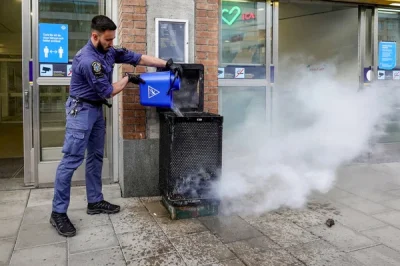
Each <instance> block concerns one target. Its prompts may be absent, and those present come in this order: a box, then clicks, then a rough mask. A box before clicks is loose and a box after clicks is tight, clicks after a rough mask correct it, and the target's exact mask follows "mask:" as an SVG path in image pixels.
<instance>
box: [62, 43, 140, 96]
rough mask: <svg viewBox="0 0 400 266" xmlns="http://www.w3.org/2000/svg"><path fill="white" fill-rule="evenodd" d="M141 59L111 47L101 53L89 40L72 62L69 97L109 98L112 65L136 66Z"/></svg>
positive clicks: (123, 49) (137, 54)
mask: <svg viewBox="0 0 400 266" xmlns="http://www.w3.org/2000/svg"><path fill="white" fill-rule="evenodd" d="M141 58H142V55H141V54H139V53H134V52H132V51H128V50H126V49H125V48H118V49H115V48H114V47H111V48H110V49H109V50H108V51H107V52H106V53H101V52H100V51H98V50H97V49H96V47H94V45H93V44H92V42H91V40H89V42H88V43H87V44H86V45H85V46H84V47H82V49H81V50H79V51H78V52H77V54H76V55H75V57H74V60H73V61H72V77H71V86H70V92H69V93H70V95H71V96H75V97H79V98H82V99H87V100H91V101H99V100H102V99H105V98H110V97H111V93H112V91H113V87H112V74H113V69H114V63H117V64H118V63H126V64H132V65H135V66H136V65H137V64H138V63H139V61H140V59H141Z"/></svg>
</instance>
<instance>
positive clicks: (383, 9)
mask: <svg viewBox="0 0 400 266" xmlns="http://www.w3.org/2000/svg"><path fill="white" fill-rule="evenodd" d="M382 11H389V12H400V9H388V8H379V9H378V12H382Z"/></svg>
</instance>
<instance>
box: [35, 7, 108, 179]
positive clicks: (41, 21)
mask: <svg viewBox="0 0 400 266" xmlns="http://www.w3.org/2000/svg"><path fill="white" fill-rule="evenodd" d="M32 10H33V23H32V25H33V27H32V30H33V42H32V43H33V46H32V51H33V68H34V69H35V70H36V71H34V75H33V80H34V82H33V95H32V99H33V102H32V103H33V110H32V111H33V142H34V146H35V150H34V158H35V161H34V166H35V170H34V172H35V176H36V180H35V182H36V183H37V184H38V185H39V186H45V185H47V184H52V183H54V178H55V173H56V169H57V167H58V164H59V162H60V160H61V158H62V156H63V154H62V152H61V150H62V146H63V143H64V136H65V123H66V114H65V102H66V100H67V98H68V96H69V85H70V79H71V74H72V72H71V64H72V59H73V57H74V56H75V54H76V52H77V51H78V50H79V49H81V48H82V47H83V46H84V45H85V44H86V43H87V42H88V40H89V38H90V25H91V20H92V18H93V17H94V16H95V15H98V14H106V3H105V1H98V0H95V1H88V0H84V1H79V0H78V1H58V0H57V1H55V0H46V1H33V9H32ZM54 43H56V44H54ZM104 115H105V119H106V125H107V129H106V132H107V135H106V145H105V153H104V160H103V175H102V177H103V179H109V178H111V176H112V174H111V173H112V165H111V163H112V162H111V159H110V156H109V154H110V152H109V151H111V150H112V121H111V117H112V116H111V115H112V113H111V109H109V108H106V107H104ZM72 180H73V181H83V180H85V162H83V163H82V165H81V166H80V167H79V168H78V169H77V171H76V172H75V174H74V176H73V178H72Z"/></svg>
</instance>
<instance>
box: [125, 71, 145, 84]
mask: <svg viewBox="0 0 400 266" xmlns="http://www.w3.org/2000/svg"><path fill="white" fill-rule="evenodd" d="M127 76H128V81H129V82H131V83H133V84H140V83H142V84H144V83H146V82H145V81H144V80H143V79H142V78H141V77H140V75H134V74H129V73H128V74H127Z"/></svg>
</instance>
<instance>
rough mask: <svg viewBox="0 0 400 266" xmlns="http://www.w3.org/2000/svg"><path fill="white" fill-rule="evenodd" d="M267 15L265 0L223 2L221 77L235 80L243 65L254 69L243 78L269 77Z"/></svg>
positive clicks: (221, 13)
mask: <svg viewBox="0 0 400 266" xmlns="http://www.w3.org/2000/svg"><path fill="white" fill-rule="evenodd" d="M265 12H266V11H265V1H264V2H262V1H254V0H253V1H240V2H238V1H228V0H223V1H222V4H221V9H220V16H221V21H220V36H221V40H220V60H219V62H220V67H221V68H222V67H224V68H225V69H224V70H223V72H224V73H223V74H221V73H219V74H220V75H219V78H228V79H229V78H235V74H236V73H235V71H236V69H234V68H235V67H240V66H250V67H246V69H245V75H244V77H243V78H258V79H263V78H265V62H266V49H265V46H266V40H265V32H266V27H265V26H266V19H265V18H266V15H265V14H266V13H265ZM230 66H234V67H230Z"/></svg>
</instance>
